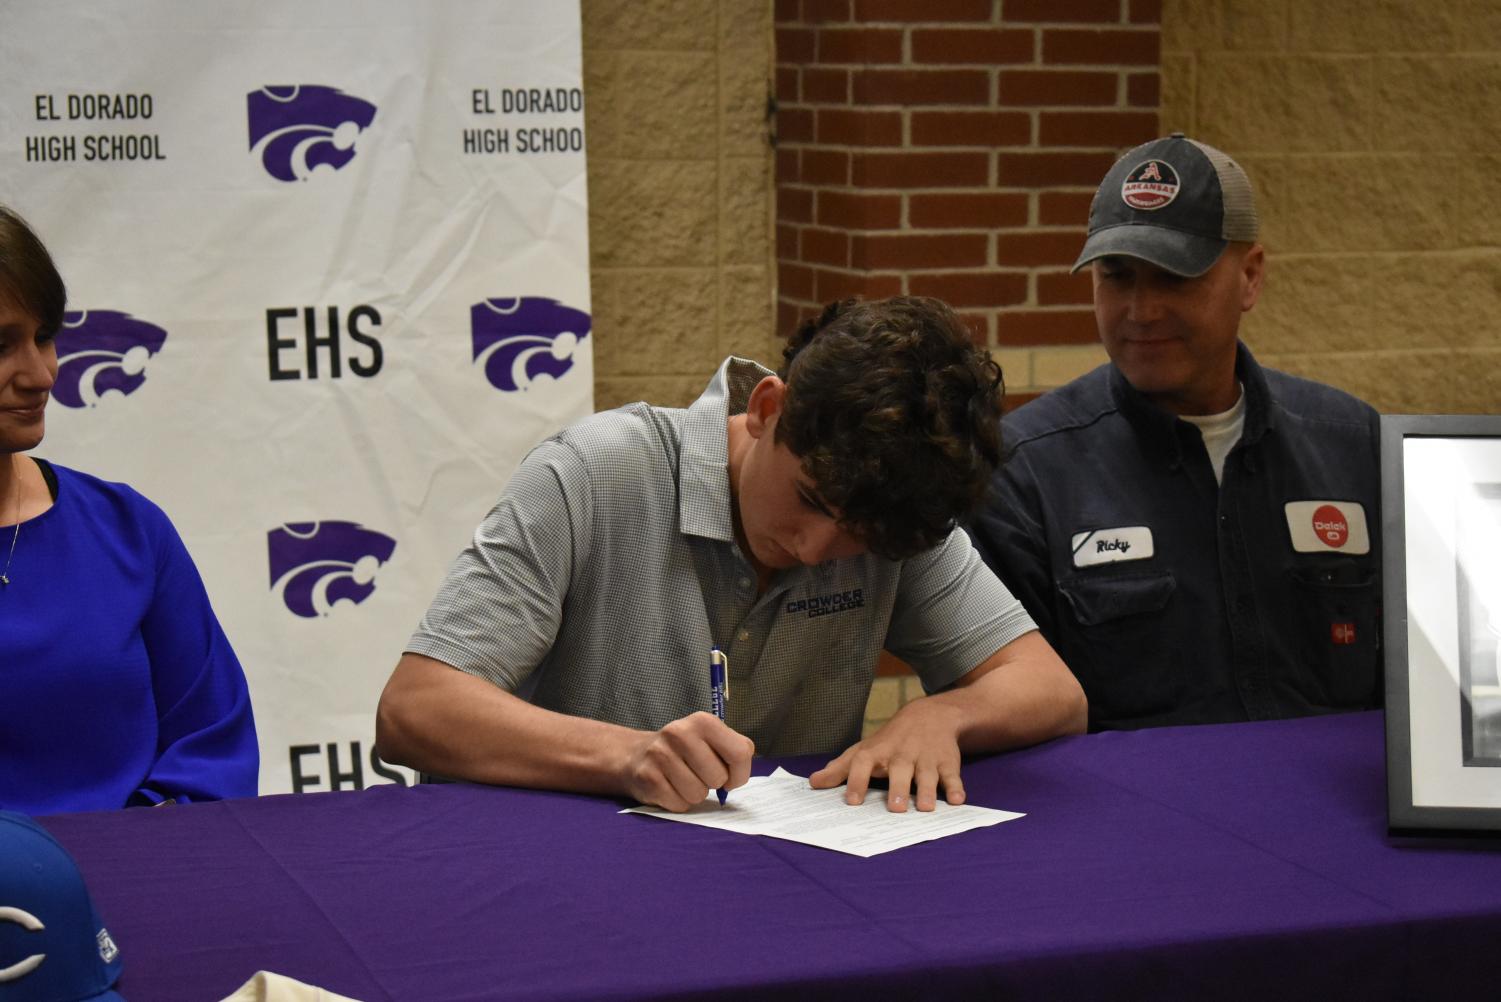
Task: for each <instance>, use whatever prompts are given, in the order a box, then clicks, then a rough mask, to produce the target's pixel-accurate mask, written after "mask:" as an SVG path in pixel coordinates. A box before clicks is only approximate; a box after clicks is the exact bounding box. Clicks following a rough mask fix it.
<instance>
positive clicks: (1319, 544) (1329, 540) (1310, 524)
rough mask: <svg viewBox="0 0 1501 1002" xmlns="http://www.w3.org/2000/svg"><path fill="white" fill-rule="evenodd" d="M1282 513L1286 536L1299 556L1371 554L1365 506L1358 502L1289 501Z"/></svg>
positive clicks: (1283, 507)
mask: <svg viewBox="0 0 1501 1002" xmlns="http://www.w3.org/2000/svg"><path fill="white" fill-rule="evenodd" d="M1282 510H1283V512H1284V513H1286V515H1287V534H1288V535H1289V536H1291V537H1292V541H1293V549H1294V550H1295V551H1297V552H1298V553H1348V554H1350V555H1351V556H1357V557H1358V556H1363V555H1364V554H1367V553H1370V552H1371V535H1370V531H1369V530H1368V529H1367V528H1366V520H1365V507H1364V506H1363V505H1361V504H1360V503H1359V502H1358V501H1289V502H1287V504H1285V505H1283V506H1282Z"/></svg>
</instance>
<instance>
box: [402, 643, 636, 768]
mask: <svg viewBox="0 0 1501 1002" xmlns="http://www.w3.org/2000/svg"><path fill="white" fill-rule="evenodd" d="M375 735H376V736H375V741H376V746H377V748H378V749H379V754H380V756H381V758H383V759H385V760H386V761H388V762H394V763H397V764H400V765H406V766H410V767H412V768H415V769H419V770H421V771H423V772H431V773H435V774H437V775H441V776H447V777H450V778H453V779H468V780H473V781H475V782H480V783H491V784H496V785H504V786H526V787H535V788H540V789H551V790H573V791H577V792H580V793H602V794H606V795H610V796H622V795H625V794H626V793H627V792H628V791H627V790H626V789H625V785H624V780H623V776H624V773H625V766H626V762H627V760H628V759H629V758H630V755H631V751H632V749H633V748H634V747H635V746H636V745H637V744H638V743H640V742H641V741H642V740H643V739H644V738H646V737H647V735H644V734H643V733H642V732H638V731H633V730H631V729H630V728H627V727H621V726H618V725H616V724H607V723H603V722H601V721H597V720H588V719H585V718H583V717H571V716H567V715H565V714H561V713H554V712H552V711H551V710H545V709H542V708H541V707H537V706H533V705H532V704H530V703H528V702H526V701H525V700H522V699H519V698H517V697H516V696H513V695H512V694H511V693H509V692H506V691H504V690H502V689H500V688H497V687H496V686H494V685H492V684H490V683H489V682H487V681H485V680H484V679H481V678H477V677H475V676H472V675H468V674H465V673H464V672H461V671H459V670H458V669H456V668H453V667H452V666H450V665H446V664H443V663H442V662H440V661H435V660H433V659H431V658H426V657H422V656H421V655H416V654H405V655H403V656H402V659H401V662H400V663H399V664H398V665H397V667H396V671H395V672H393V673H392V675H391V679H390V681H389V682H388V683H387V684H386V689H385V691H384V692H383V693H382V694H381V700H380V707H379V709H378V710H377V711H376V728H375Z"/></svg>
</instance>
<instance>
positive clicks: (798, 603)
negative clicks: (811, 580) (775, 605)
mask: <svg viewBox="0 0 1501 1002" xmlns="http://www.w3.org/2000/svg"><path fill="white" fill-rule="evenodd" d="M864 605H865V589H864V588H851V589H850V590H849V591H836V592H830V593H829V594H827V595H809V596H808V597H807V598H799V599H793V600H792V601H790V602H788V603H787V609H786V611H787V615H789V616H795V615H797V614H798V613H803V614H804V615H806V616H807V617H808V618H809V619H816V618H817V617H819V616H828V615H830V614H832V613H836V612H848V611H849V610H851V609H859V608H862V607H864Z"/></svg>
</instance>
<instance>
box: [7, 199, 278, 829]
mask: <svg viewBox="0 0 1501 1002" xmlns="http://www.w3.org/2000/svg"><path fill="white" fill-rule="evenodd" d="M65 302H66V292H65V290H64V288H63V282H62V278H61V277H60V276H59V275H58V273H57V269H56V268H55V267H54V266H53V263H52V259H51V257H50V255H48V253H47V250H46V248H45V247H43V246H42V244H41V242H40V241H39V240H38V239H37V237H36V235H35V234H34V233H32V231H31V229H30V228H29V227H28V226H27V225H26V223H25V222H24V221H23V220H22V219H21V218H20V217H18V216H17V215H16V214H15V213H13V212H11V211H10V210H9V209H6V208H4V207H3V206H0V809H6V810H15V811H22V812H25V813H28V814H46V813H53V812H61V811H84V810H100V809H106V808H115V807H125V806H129V805H137V804H159V803H162V802H164V801H169V800H170V801H176V802H179V803H181V802H184V801H194V800H215V799H219V798H221V797H248V796H254V795H255V792H256V772H257V768H258V765H259V756H258V753H257V750H256V740H255V723H254V721H253V719H252V717H251V710H250V694H249V692H248V691H247V689H246V686H245V675H244V672H243V671H241V669H240V663H239V661H238V660H237V659H236V658H235V654H234V651H233V650H231V649H230V646H229V641H228V640H227V639H226V638H225V636H224V631H223V630H222V629H220V628H219V622H218V620H217V619H215V618H214V613H213V609H212V608H210V606H209V601H208V595H207V593H206V592H205V591H204V587H203V581H202V579H201V578H200V577H199V576H198V571H197V568H195V567H194V566H193V561H192V559H191V558H189V556H188V553H187V550H186V549H184V547H183V544H182V540H181V539H179V538H178V535H177V532H176V530H174V529H173V528H172V523H171V522H170V521H168V519H167V516H166V515H165V514H163V513H162V511H161V509H160V508H158V507H156V505H154V504H152V503H151V502H150V501H148V500H146V499H145V498H144V497H142V496H141V495H139V494H137V493H136V492H135V491H133V490H131V489H130V488H129V487H126V486H125V485H123V484H114V483H108V482H106V481H103V480H99V479H97V478H95V477H91V476H89V475H88V474H86V473H79V472H76V471H74V470H70V469H68V468H66V467H63V466H58V465H55V464H50V463H48V462H46V461H45V460H42V459H38V458H35V457H30V456H26V455H24V453H26V452H27V451H28V450H31V449H34V448H36V446H37V445H38V444H39V443H40V442H41V441H42V432H43V425H44V416H45V415H44V412H45V409H46V405H47V399H48V396H49V394H50V392H51V389H52V384H53V382H54V380H55V379H56V377H57V346H56V345H55V344H54V343H53V339H54V337H56V335H57V333H58V330H59V328H60V327H61V325H62V320H63V308H64V304H65Z"/></svg>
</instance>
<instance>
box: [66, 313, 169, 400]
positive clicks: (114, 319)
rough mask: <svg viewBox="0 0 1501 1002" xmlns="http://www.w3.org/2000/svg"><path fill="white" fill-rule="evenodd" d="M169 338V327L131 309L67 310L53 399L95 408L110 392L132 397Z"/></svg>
mask: <svg viewBox="0 0 1501 1002" xmlns="http://www.w3.org/2000/svg"><path fill="white" fill-rule="evenodd" d="M166 341H167V332H166V331H164V330H162V329H161V328H160V327H158V326H156V325H155V324H148V323H147V322H146V321H144V320H137V319H136V318H135V317H133V316H131V315H130V314H129V313H121V312H119V311H118V310H86V311H82V312H71V311H70V312H68V313H64V314H63V327H62V330H60V331H58V334H57V382H55V383H54V384H53V386H52V399H53V400H56V401H57V402H58V403H60V404H62V405H63V406H64V407H93V406H95V405H97V404H98V403H99V400H100V398H102V397H103V396H104V395H105V394H106V393H119V394H120V395H121V396H130V394H132V393H134V392H135V391H136V390H138V389H140V388H141V384H142V383H144V382H146V363H147V362H148V361H149V360H150V359H151V356H152V355H155V354H156V353H157V352H159V351H161V350H162V345H163V344H165V343H166Z"/></svg>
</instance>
